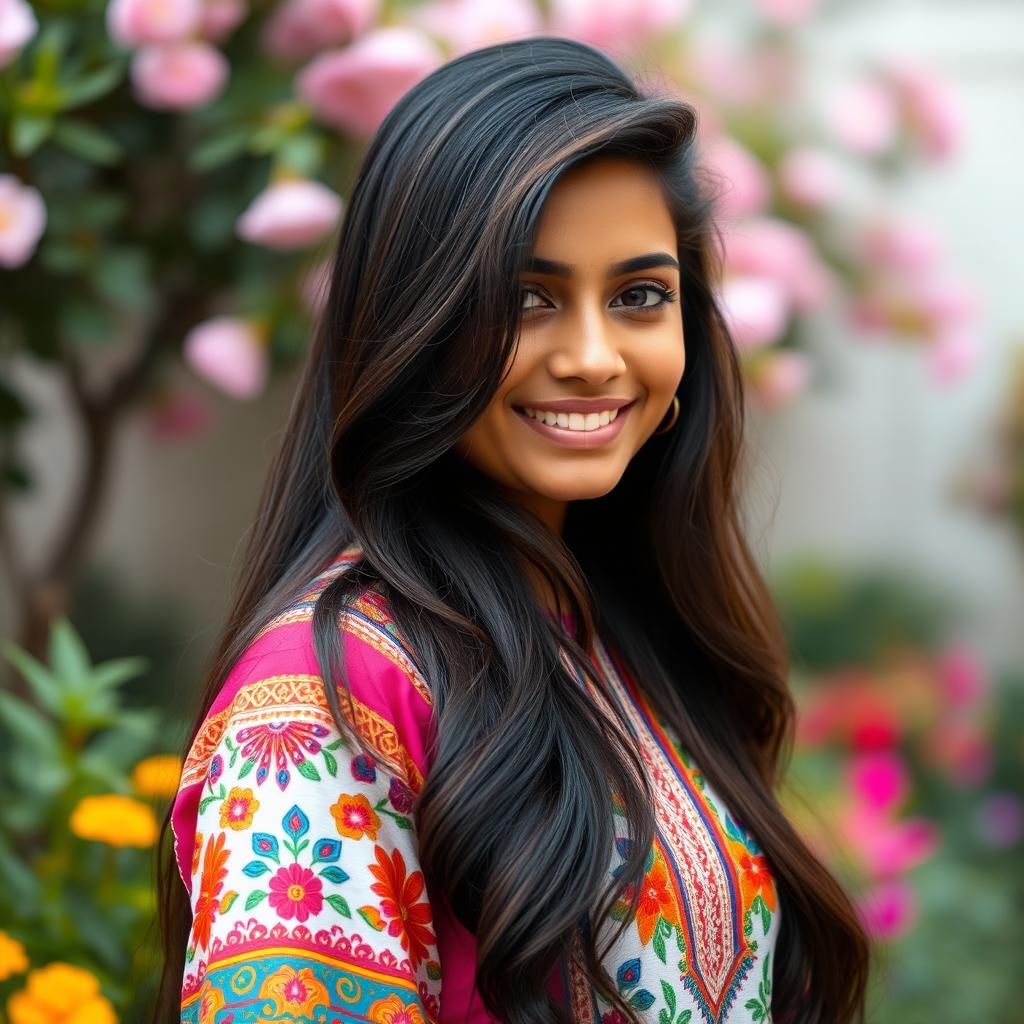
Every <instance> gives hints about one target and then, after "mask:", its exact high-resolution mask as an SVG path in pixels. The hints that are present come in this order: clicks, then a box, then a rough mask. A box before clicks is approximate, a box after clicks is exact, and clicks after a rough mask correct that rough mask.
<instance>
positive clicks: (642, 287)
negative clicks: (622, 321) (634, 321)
mask: <svg viewBox="0 0 1024 1024" xmlns="http://www.w3.org/2000/svg"><path fill="white" fill-rule="evenodd" d="M652 294H653V295H656V296H657V300H656V301H655V302H649V301H646V298H647V296H650V295H652ZM618 298H620V299H626V300H628V301H626V302H625V303H624V305H625V306H626V308H627V309H657V308H658V306H663V305H664V304H665V303H666V302H672V301H673V300H674V298H675V292H672V291H668V290H667V289H665V288H662V287H661V286H660V285H653V284H638V285H634V286H633V287H632V288H627V289H626V290H625V291H624V292H620V293H619V295H618ZM633 300H636V301H633Z"/></svg>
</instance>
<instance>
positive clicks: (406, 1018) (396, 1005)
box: [369, 994, 423, 1024]
mask: <svg viewBox="0 0 1024 1024" xmlns="http://www.w3.org/2000/svg"><path fill="white" fill-rule="evenodd" d="M369 1016H370V1020H371V1021H372V1022H373V1024H423V1014H422V1013H421V1012H420V1008H419V1007H418V1006H417V1005H416V1004H415V1003H406V1002H405V1001H404V1000H403V999H402V998H401V997H400V996H396V995H394V994H392V995H390V996H388V997H387V999H378V1000H377V1002H375V1003H374V1004H373V1005H372V1006H371V1007H370V1014H369Z"/></svg>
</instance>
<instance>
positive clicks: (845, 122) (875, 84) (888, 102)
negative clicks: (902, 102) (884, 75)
mask: <svg viewBox="0 0 1024 1024" xmlns="http://www.w3.org/2000/svg"><path fill="white" fill-rule="evenodd" d="M825 119H826V122H827V127H828V129H829V131H830V133H831V135H832V136H833V138H835V139H836V140H838V141H839V142H840V143H842V144H843V145H844V146H846V147H847V148H848V149H850V150H852V151H853V152H855V153H862V154H865V155H874V154H877V153H881V152H883V151H884V150H886V149H888V148H889V147H890V146H891V145H892V144H893V142H894V141H895V140H896V132H897V129H898V127H899V108H898V105H897V102H896V97H895V96H894V95H893V93H892V90H891V89H890V88H889V87H888V86H887V85H886V84H885V83H883V82H881V81H876V80H873V79H869V78H864V79H859V80H857V81H853V82H849V83H847V84H846V85H844V86H842V87H841V88H840V89H839V90H837V91H836V92H835V93H834V94H833V95H832V96H831V97H830V98H829V100H828V101H827V102H826V106H825Z"/></svg>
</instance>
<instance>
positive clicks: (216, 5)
mask: <svg viewBox="0 0 1024 1024" xmlns="http://www.w3.org/2000/svg"><path fill="white" fill-rule="evenodd" d="M248 14H249V5H248V3H247V0H204V3H203V14H202V25H201V31H202V34H203V35H204V36H206V38H207V39H212V40H213V41H214V42H215V43H220V42H223V41H224V40H225V39H227V37H228V36H229V35H231V33H232V32H234V30H235V29H236V28H238V26H239V25H240V24H241V23H242V22H243V21H244V20H245V18H246V17H247V15H248Z"/></svg>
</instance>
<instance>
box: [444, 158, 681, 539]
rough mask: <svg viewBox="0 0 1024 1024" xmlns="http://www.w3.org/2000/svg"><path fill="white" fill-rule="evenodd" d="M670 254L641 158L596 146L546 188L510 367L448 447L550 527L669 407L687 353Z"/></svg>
mask: <svg viewBox="0 0 1024 1024" xmlns="http://www.w3.org/2000/svg"><path fill="white" fill-rule="evenodd" d="M677 258H678V252H677V248H676V237H675V227H674V225H673V223H672V218H671V217H670V215H669V212H668V207H667V206H666V204H665V201H664V199H663V197H662V195H661V191H660V189H659V186H658V179H657V177H656V176H655V174H654V172H653V171H651V170H648V169H647V168H646V167H644V166H643V165H641V164H638V163H634V162H633V161H630V160H627V159H624V158H620V157H599V158H595V159H592V160H590V161H588V162H586V163H584V164H581V165H578V166H576V167H574V168H571V169H570V170H569V171H567V172H566V173H565V174H563V175H562V177H561V178H559V180H558V181H557V182H556V184H555V186H554V188H553V189H552V190H551V192H550V193H549V196H548V199H547V202H546V203H545V205H544V209H543V211H542V213H541V218H540V224H539V226H538V232H537V239H536V244H535V248H534V252H533V260H532V264H531V267H530V268H529V269H528V271H527V272H524V273H523V274H522V275H521V277H520V280H519V287H520V289H521V290H522V321H521V326H520V333H519V343H518V347H517V349H516V351H515V354H514V356H513V360H512V366H511V370H510V372H509V373H508V375H507V376H506V378H505V380H504V381H503V383H502V385H501V387H500V388H499V389H498V392H497V393H496V394H495V395H494V397H493V399H492V400H491V403H490V405H489V406H488V407H487V408H486V409H485V410H484V412H483V414H482V415H481V416H480V417H479V418H478V419H477V420H476V421H475V422H474V424H473V425H472V426H471V427H470V428H469V430H467V431H466V433H464V434H463V435H462V437H461V438H460V439H459V441H458V443H457V450H458V451H459V453H460V454H461V455H462V457H463V458H465V459H467V460H468V461H469V462H471V463H472V464H473V465H475V466H476V467H477V468H478V469H480V470H481V471H483V472H485V473H487V474H488V476H490V477H492V478H493V479H494V480H495V481H496V482H497V483H498V484H499V485H500V486H501V487H502V489H503V490H504V491H505V492H506V493H508V495H509V496H510V497H511V498H513V499H514V500H517V501H519V502H521V503H523V504H525V505H527V506H528V507H530V508H532V509H533V510H534V511H536V512H537V514H538V515H540V517H541V518H542V519H543V520H544V521H545V522H546V523H547V524H548V525H549V526H550V527H551V528H552V529H553V530H555V531H556V532H558V533H561V529H562V524H563V522H564V516H565V508H566V503H567V502H569V501H576V500H579V499H581V498H597V497H600V496H601V495H603V494H607V493H608V492H609V491H610V490H612V488H613V487H615V485H616V484H617V483H618V482H619V480H620V479H621V477H622V474H623V472H624V471H625V469H626V466H627V465H628V464H629V461H630V459H632V457H633V455H634V454H635V453H636V452H637V451H638V450H639V448H640V446H641V445H642V444H643V443H644V442H645V441H646V440H647V439H648V438H649V437H650V436H651V434H652V433H653V432H654V431H655V430H656V429H657V428H658V426H659V424H661V423H662V421H663V419H664V417H665V415H666V413H668V412H669V410H670V408H671V405H672V397H673V395H674V394H675V392H676V389H677V387H678V385H679V382H680V380H681V378H682V375H683V366H684V362H685V356H684V345H683V322H682V314H681V312H680V305H679V301H678V300H679V295H678V292H679V269H678V266H677V262H676V261H677ZM589 407H592V408H589ZM525 410H534V413H533V416H534V417H536V416H541V415H542V416H543V417H544V419H545V420H547V421H548V422H546V423H539V422H538V420H537V419H536V418H531V415H530V414H529V413H527V412H526V411H525ZM615 410H618V411H617V413H616V412H615ZM611 416H614V417H615V418H614V419H612V420H611V421H610V422H608V421H609V418H610V417H611ZM552 417H556V419H555V422H554V423H551V422H550V421H551V420H552ZM595 423H597V424H601V425H600V426H597V429H594V426H595Z"/></svg>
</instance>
